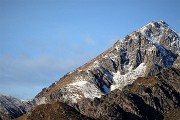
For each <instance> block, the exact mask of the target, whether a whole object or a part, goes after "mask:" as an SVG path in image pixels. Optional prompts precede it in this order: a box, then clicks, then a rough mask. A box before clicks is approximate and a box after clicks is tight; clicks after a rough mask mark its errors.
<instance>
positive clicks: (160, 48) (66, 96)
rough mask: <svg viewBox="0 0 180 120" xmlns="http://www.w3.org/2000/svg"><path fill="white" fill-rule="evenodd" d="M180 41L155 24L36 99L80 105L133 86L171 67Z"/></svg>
mask: <svg viewBox="0 0 180 120" xmlns="http://www.w3.org/2000/svg"><path fill="white" fill-rule="evenodd" d="M179 51H180V39H179V36H178V34H177V33H176V32H175V31H174V30H172V29H171V28H170V27H169V25H168V24H167V23H165V22H164V21H159V22H155V21H151V22H150V23H148V24H147V25H145V26H143V27H142V28H140V29H138V30H136V31H134V32H132V33H131V34H129V35H127V36H126V37H125V38H123V39H122V40H118V41H117V42H116V43H115V44H114V45H113V46H112V47H111V48H109V49H108V50H106V51H105V52H103V53H102V54H100V55H99V56H97V57H96V58H94V59H93V60H91V61H90V62H88V63H86V64H85V65H83V66H81V67H79V68H78V69H76V70H74V71H73V72H70V73H69V74H66V75H65V76H64V77H62V78H61V79H60V80H59V81H58V82H57V83H56V84H52V85H51V86H50V87H49V88H45V89H43V91H42V92H40V93H39V94H38V95H37V96H36V97H37V98H39V97H45V98H46V100H47V101H56V100H60V101H68V102H69V101H70V102H71V103H79V102H81V100H82V99H84V98H89V99H91V100H92V99H94V97H101V95H104V94H106V93H109V92H110V91H112V90H114V89H120V90H121V89H122V88H123V87H124V86H126V85H128V84H132V83H133V81H134V80H135V79H137V78H138V77H144V76H148V75H155V74H157V73H158V72H160V71H161V70H162V69H163V68H166V67H171V66H172V65H173V62H174V61H175V60H176V58H177V56H178V55H180V54H179V53H180V52H179Z"/></svg>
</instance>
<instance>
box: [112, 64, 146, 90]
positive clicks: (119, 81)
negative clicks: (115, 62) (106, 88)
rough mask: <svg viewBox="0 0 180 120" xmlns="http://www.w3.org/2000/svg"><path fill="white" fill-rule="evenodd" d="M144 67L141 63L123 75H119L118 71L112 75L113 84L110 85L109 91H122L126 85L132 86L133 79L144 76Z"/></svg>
mask: <svg viewBox="0 0 180 120" xmlns="http://www.w3.org/2000/svg"><path fill="white" fill-rule="evenodd" d="M145 71H146V65H145V64H144V63H141V64H140V65H139V66H138V67H137V68H136V69H134V70H132V69H131V71H129V72H127V73H126V74H124V75H121V74H120V72H119V71H117V73H113V80H114V84H112V85H111V88H110V90H111V91H113V90H115V89H122V88H123V87H124V86H126V85H128V84H132V83H133V81H134V80H135V79H137V78H138V77H143V76H145Z"/></svg>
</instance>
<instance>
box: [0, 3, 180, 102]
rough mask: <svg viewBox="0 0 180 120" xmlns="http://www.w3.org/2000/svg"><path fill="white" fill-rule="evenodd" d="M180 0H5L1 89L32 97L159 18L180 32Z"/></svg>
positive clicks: (0, 28)
mask: <svg viewBox="0 0 180 120" xmlns="http://www.w3.org/2000/svg"><path fill="white" fill-rule="evenodd" d="M179 11H180V1H179V0H0V93H3V94H7V95H12V96H15V97H18V98H21V99H31V98H33V97H34V96H35V95H36V94H37V93H38V92H39V91H41V89H42V88H44V87H48V86H49V85H50V84H51V83H52V82H54V81H56V80H58V79H59V78H60V77H62V76H63V75H64V74H65V73H67V72H70V71H72V70H74V69H75V68H77V67H78V66H80V65H83V64H84V63H86V62H88V61H89V60H91V59H92V58H94V57H95V56H97V55H98V54H100V53H101V52H103V51H104V50H106V49H107V48H109V47H111V46H112V45H113V43H115V42H116V41H117V40H118V39H121V38H123V37H124V36H125V35H127V34H129V33H130V32H132V31H134V30H136V29H138V28H140V27H142V26H143V25H145V24H147V23H148V22H150V21H152V20H154V21H159V20H164V21H166V22H167V23H168V24H169V25H170V26H171V27H172V28H173V29H174V30H175V31H177V32H180V14H179Z"/></svg>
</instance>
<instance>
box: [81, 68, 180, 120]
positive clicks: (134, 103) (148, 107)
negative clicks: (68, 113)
mask: <svg viewBox="0 0 180 120" xmlns="http://www.w3.org/2000/svg"><path fill="white" fill-rule="evenodd" d="M174 84H176V86H174ZM177 86H178V87H180V70H179V69H174V68H169V69H165V70H163V71H161V72H160V73H159V74H157V75H156V76H151V77H141V78H138V79H137V80H135V81H134V82H133V84H131V85H128V86H126V87H124V88H123V89H122V91H120V90H114V91H112V92H110V93H109V94H107V95H106V96H102V97H101V98H95V99H94V101H88V100H86V101H85V102H82V103H81V104H80V106H79V110H80V111H81V113H83V114H84V115H86V116H89V117H94V118H95V119H102V120H120V119H122V120H126V119H128V120H134V119H137V120H144V119H146V120H155V119H158V120H163V119H164V114H168V113H169V112H170V111H172V110H173V109H175V108H176V109H178V110H179V108H180V93H179V91H178V90H179V88H177ZM176 111H177V110H176ZM178 112H179V111H178ZM172 118H173V117H172Z"/></svg>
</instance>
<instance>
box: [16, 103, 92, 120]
mask: <svg viewBox="0 0 180 120" xmlns="http://www.w3.org/2000/svg"><path fill="white" fill-rule="evenodd" d="M16 120H93V119H91V118H88V117H86V116H84V115H82V114H80V113H79V112H78V111H77V110H75V109H74V108H72V107H70V106H68V105H67V104H65V103H61V102H55V103H53V104H42V105H39V106H37V107H35V108H33V110H32V111H31V112H29V113H27V114H25V115H23V116H21V117H19V118H17V119H16Z"/></svg>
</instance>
